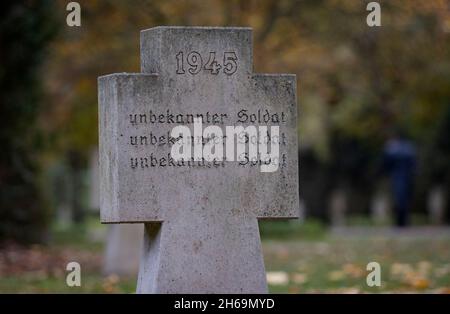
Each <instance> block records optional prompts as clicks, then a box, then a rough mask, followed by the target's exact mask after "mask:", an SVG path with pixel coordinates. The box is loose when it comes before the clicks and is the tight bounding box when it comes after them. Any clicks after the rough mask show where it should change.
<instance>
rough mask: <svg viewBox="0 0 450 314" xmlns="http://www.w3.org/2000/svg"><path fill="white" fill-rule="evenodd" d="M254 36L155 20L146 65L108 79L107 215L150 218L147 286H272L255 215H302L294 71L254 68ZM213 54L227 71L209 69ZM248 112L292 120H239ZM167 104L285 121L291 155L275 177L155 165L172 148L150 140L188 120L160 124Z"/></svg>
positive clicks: (102, 109) (103, 133) (102, 111)
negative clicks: (158, 23) (268, 282)
mask: <svg viewBox="0 0 450 314" xmlns="http://www.w3.org/2000/svg"><path fill="white" fill-rule="evenodd" d="M251 36H252V35H251V29H249V28H210V27H208V28H205V27H157V28H152V29H149V30H145V31H142V32H141V72H142V73H139V74H127V73H123V74H113V75H108V76H104V77H101V78H99V115H100V118H99V128H100V132H99V133H100V176H101V186H100V192H101V200H100V207H101V220H102V222H105V223H126V222H144V223H146V231H145V239H144V252H143V254H142V259H141V267H140V273H139V279H138V288H137V290H138V292H143V293H147V292H162V293H165V292H180V293H216V292H217V293H219V292H221V293H240V292H242V293H249V292H255V293H257V292H266V291H267V286H266V280H265V272H264V263H263V259H262V254H261V244H260V239H259V231H258V223H257V219H258V218H295V217H297V216H298V207H299V204H298V202H299V200H298V164H297V102H296V91H295V90H296V79H295V76H294V75H283V74H281V75H279V74H277V75H268V74H253V72H252V67H253V65H252V42H251ZM211 53H215V55H214V54H211ZM181 54H182V56H181ZM194 56H195V57H194ZM198 56H200V57H198ZM212 56H214V57H215V58H214V59H215V60H216V62H217V63H216V65H217V64H220V69H219V70H217V68H218V67H217V66H216V67H215V69H214V68H213V69H212V70H211V67H210V66H209V67H208V64H209V65H211V64H210V63H209V62H208V61H211V60H212ZM199 58H201V59H202V67H201V68H197V66H198V62H199ZM181 60H182V61H181ZM181 62H183V64H181ZM196 65H197V66H196ZM205 67H206V68H205ZM208 68H209V69H208ZM242 110H246V111H245V112H246V114H257V113H258V110H260V112H261V113H264V112H265V110H268V111H269V112H270V114H275V113H276V114H277V115H278V116H281V115H283V116H284V117H285V119H284V121H283V122H280V123H272V122H269V123H264V121H263V122H256V123H250V122H249V121H246V122H241V123H239V122H238V120H239V119H238V116H239V112H241V113H242ZM150 111H151V112H150ZM168 111H169V112H170V113H173V114H174V115H177V114H181V115H183V116H184V117H187V115H189V114H194V115H196V114H203V115H204V116H205V117H206V115H207V114H208V113H209V114H210V115H211V116H212V115H214V114H217V115H218V116H217V117H219V118H218V119H219V120H216V122H217V121H219V122H218V123H217V124H214V125H217V126H219V127H221V128H223V129H224V130H225V126H229V125H242V126H244V127H245V126H247V125H256V126H258V125H267V126H271V125H278V126H279V127H280V135H281V134H284V136H285V140H284V144H283V143H281V144H280V160H283V162H282V163H281V164H280V167H279V169H278V170H277V171H276V172H271V173H263V172H261V171H260V167H259V166H249V165H248V164H247V165H241V164H239V163H238V162H237V161H236V162H231V161H227V162H224V163H222V164H221V165H219V166H217V167H216V166H214V165H212V164H208V165H206V166H205V165H202V166H195V167H188V166H181V167H177V166H167V165H166V166H162V165H161V164H158V166H153V163H152V160H153V159H152V156H153V157H156V158H157V159H158V160H160V158H164V157H165V158H167V157H168V154H169V153H170V145H167V144H164V143H163V142H159V143H158V144H157V145H153V144H152V143H151V140H152V139H155V138H158V139H159V138H163V137H166V139H167V135H168V132H170V131H171V129H172V128H173V127H174V126H176V125H180V124H177V123H171V122H170V119H166V118H163V120H167V121H165V122H163V123H160V122H159V120H158V119H159V115H166V116H167V112H168ZM152 114H154V115H155V117H156V118H155V117H153V116H152ZM220 117H223V120H222V121H220ZM241 117H242V116H241ZM155 120H157V121H155ZM161 121H162V120H161ZM154 122H155V123H154ZM168 122H170V123H168ZM220 122H223V123H220ZM181 124H184V125H186V126H188V127H190V128H192V124H189V123H186V120H184V121H183V123H181ZM212 124H213V118H211V123H209V124H208V123H207V122H205V121H203V127H205V126H207V125H212ZM153 136H155V137H153ZM164 164H166V163H164Z"/></svg>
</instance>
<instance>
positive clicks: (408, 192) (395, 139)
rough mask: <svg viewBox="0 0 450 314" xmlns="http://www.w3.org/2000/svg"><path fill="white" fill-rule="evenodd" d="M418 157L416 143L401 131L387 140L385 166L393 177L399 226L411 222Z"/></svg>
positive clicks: (392, 184) (396, 219)
mask: <svg viewBox="0 0 450 314" xmlns="http://www.w3.org/2000/svg"><path fill="white" fill-rule="evenodd" d="M416 159H417V156H416V147H415V144H414V143H413V142H412V141H411V140H409V139H407V138H406V136H405V135H404V134H403V133H402V132H401V131H397V132H396V133H395V134H394V136H392V137H391V138H390V139H389V140H388V141H387V142H386V144H385V147H384V153H383V168H384V170H385V171H386V172H387V173H388V174H389V176H390V179H391V188H392V192H393V193H392V194H393V198H394V212H395V223H396V225H397V226H398V227H405V226H407V225H408V224H409V211H410V207H411V200H412V197H413V185H414V175H415V168H416Z"/></svg>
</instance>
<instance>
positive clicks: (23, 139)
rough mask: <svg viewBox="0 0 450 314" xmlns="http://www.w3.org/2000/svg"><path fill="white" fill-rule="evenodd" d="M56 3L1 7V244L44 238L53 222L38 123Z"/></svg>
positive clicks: (10, 2) (4, 5)
mask: <svg viewBox="0 0 450 314" xmlns="http://www.w3.org/2000/svg"><path fill="white" fill-rule="evenodd" d="M53 12H54V8H53V1H30V0H29V1H14V2H12V1H8V2H6V3H4V4H3V5H2V9H1V10H0V60H1V62H2V66H1V67H0V117H1V118H2V126H1V128H0V147H1V150H2V152H1V154H0V242H3V241H5V240H13V241H18V242H23V243H31V242H41V241H42V240H43V239H44V235H45V232H44V231H45V228H46V225H47V224H46V222H47V216H48V215H47V212H46V206H44V203H43V200H42V198H41V193H40V191H39V185H38V178H39V167H38V165H37V159H38V158H37V152H38V149H39V144H40V138H39V133H38V132H37V128H36V126H35V120H36V116H37V115H38V112H39V104H40V99H41V80H40V78H39V74H38V70H39V66H40V65H41V63H42V61H43V58H44V56H45V48H46V46H47V44H48V42H49V40H50V39H51V38H52V36H53V35H54V33H55V29H56V27H55V26H56V23H55V20H54V19H53V18H52V17H53Z"/></svg>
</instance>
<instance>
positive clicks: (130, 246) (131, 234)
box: [103, 224, 144, 278]
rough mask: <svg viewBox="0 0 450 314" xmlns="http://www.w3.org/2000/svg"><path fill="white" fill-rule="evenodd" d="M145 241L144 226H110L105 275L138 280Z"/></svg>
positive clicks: (104, 266) (104, 267)
mask: <svg viewBox="0 0 450 314" xmlns="http://www.w3.org/2000/svg"><path fill="white" fill-rule="evenodd" d="M143 240H144V224H114V225H109V226H108V234H107V237H106V250H105V255H104V262H103V263H104V265H103V273H104V274H105V275H111V274H116V275H121V276H134V277H136V278H137V274H138V271H139V261H140V258H141V253H142V243H143Z"/></svg>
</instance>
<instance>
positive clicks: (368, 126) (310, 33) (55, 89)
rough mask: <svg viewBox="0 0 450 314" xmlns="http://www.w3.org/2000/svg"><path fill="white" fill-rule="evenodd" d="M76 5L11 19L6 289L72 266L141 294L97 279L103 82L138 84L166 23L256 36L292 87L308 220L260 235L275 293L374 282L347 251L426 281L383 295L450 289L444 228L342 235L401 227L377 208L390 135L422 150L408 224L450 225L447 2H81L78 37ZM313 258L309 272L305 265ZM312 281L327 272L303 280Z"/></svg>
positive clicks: (3, 219)
mask: <svg viewBox="0 0 450 314" xmlns="http://www.w3.org/2000/svg"><path fill="white" fill-rule="evenodd" d="M68 2H69V1H63V0H60V1H49V0H47V1H46V0H43V1H32V0H20V1H14V2H9V3H7V4H4V5H3V8H2V10H0V15H1V16H0V60H1V63H2V65H1V68H0V106H1V107H0V117H2V126H1V128H0V143H1V148H2V154H1V155H0V242H1V243H2V249H0V291H55V290H56V291H60V290H61V289H62V290H64V289H65V290H67V289H69V288H67V287H66V286H65V284H64V280H61V279H60V277H61V276H62V273H63V272H64V266H61V263H62V261H64V260H65V259H67V258H69V255H70V254H75V256H82V257H81V258H82V259H83V258H85V260H86V261H87V262H86V263H87V264H91V265H92V267H91V268H90V270H91V271H92V278H91V277H89V278H91V279H90V280H91V283H90V284H87V287H86V286H84V288H83V289H81V291H106V292H115V291H117V292H120V291H132V290H133V289H134V279H133V280H130V281H126V280H125V281H120V279H118V278H116V277H111V276H109V277H105V278H103V277H101V275H98V274H99V273H100V272H101V271H100V269H101V266H100V265H101V262H100V260H101V258H102V257H101V256H102V252H103V242H104V238H105V237H106V236H105V235H104V234H105V233H106V231H105V230H106V228H105V227H104V226H99V222H98V220H99V219H98V201H97V199H96V198H97V197H98V195H97V193H98V191H97V190H96V185H97V184H98V181H97V179H98V178H97V174H96V149H97V144H98V133H97V122H98V121H97V77H98V76H100V75H104V74H108V73H114V72H124V71H125V72H139V68H140V67H139V31H140V30H142V29H146V28H150V27H153V26H158V25H187V26H190V25H202V26H209V25H211V26H251V27H252V28H253V32H254V38H253V45H254V69H255V72H262V73H281V72H282V73H295V74H296V75H297V81H298V87H297V90H298V100H299V112H300V115H299V138H300V145H299V147H300V150H299V160H300V196H301V199H302V212H301V215H302V217H303V218H304V221H306V222H305V223H304V224H299V223H293V222H276V223H275V222H264V223H261V233H262V237H263V240H264V249H265V253H266V256H265V258H266V264H267V267H268V270H269V271H272V270H273V271H274V272H275V274H272V277H273V278H275V279H274V280H275V282H279V283H280V282H281V284H279V285H278V286H277V285H275V286H271V287H272V289H273V291H284V292H301V291H320V290H321V289H325V288H326V287H328V288H329V289H338V287H339V286H342V285H343V283H342V281H343V280H344V281H345V280H346V279H345V278H350V279H349V280H350V282H349V283H346V284H345V285H346V286H349V287H351V286H352V285H353V284H354V283H355V282H356V281H358V282H363V281H364V280H361V279H360V278H362V277H363V276H362V272H364V271H365V268H364V265H362V264H358V265H356V264H351V263H357V262H356V260H357V259H355V260H353V261H350V260H348V259H347V258H346V256H345V254H347V253H345V252H346V250H349V251H351V252H353V253H352V254H356V255H358V254H360V253H361V254H362V255H361V259H360V262H361V261H365V260H367V262H369V260H368V259H370V258H372V257H373V256H376V257H378V258H379V259H380V260H382V261H385V262H386V264H387V265H388V266H389V267H391V268H392V267H394V271H393V272H394V273H396V271H395V269H396V268H395V267H397V268H400V269H402V267H403V270H404V272H405V274H409V275H405V276H409V277H408V278H410V279H411V278H413V279H414V280H416V281H418V282H419V283H418V284H417V282H415V281H414V280H413V279H411V280H409V279H408V280H409V281H408V280H406V279H405V280H406V283H405V282H403V281H402V280H399V281H398V285H397V284H393V285H388V286H387V287H384V288H383V289H385V290H390V289H396V288H398V287H404V288H405V289H416V288H417V287H418V288H417V289H419V290H420V289H422V288H424V289H428V288H429V289H431V288H433V289H438V288H439V287H442V286H444V287H449V286H450V283H449V281H450V280H449V278H448V277H449V273H450V272H449V271H447V270H446V269H447V268H449V266H448V263H449V257H450V256H449V249H450V240H449V236H448V232H447V229H448V228H446V227H441V228H434V229H420V230H419V229H416V230H419V231H417V232H414V231H412V232H411V233H407V234H406V235H405V234H401V235H398V234H397V233H393V234H389V233H388V234H387V235H384V237H381V238H379V237H377V236H376V235H375V237H371V236H369V237H367V238H365V237H364V236H363V237H360V235H359V233H357V232H356V234H355V231H354V230H353V231H352V230H350V231H348V232H347V231H343V232H344V236H343V235H342V234H341V233H340V232H341V231H340V230H341V229H339V228H343V227H347V229H346V230H348V229H351V227H354V226H363V229H362V230H363V232H365V230H368V229H369V227H373V226H378V228H379V230H385V229H383V228H384V227H385V226H388V225H390V223H391V218H390V216H389V213H390V212H389V210H387V209H386V210H385V211H386V212H387V216H386V215H384V216H383V215H382V217H381V218H380V217H378V218H380V219H378V220H377V219H376V218H377V217H376V215H374V207H376V205H374V203H376V200H377V199H378V200H381V201H383V200H385V199H389V195H390V192H389V184H388V183H387V182H386V178H385V177H384V176H383V175H382V174H381V173H380V163H381V157H382V156H381V155H382V151H383V146H384V143H385V141H386V139H387V138H388V136H389V135H390V133H391V132H392V131H393V130H395V129H402V130H403V131H404V132H405V133H406V134H407V136H408V137H409V138H410V139H411V140H413V141H414V142H415V143H416V145H417V150H418V167H417V169H418V170H417V174H416V177H415V190H414V200H413V206H412V210H413V219H412V224H413V226H414V227H416V228H420V227H422V226H424V225H429V224H430V223H434V224H448V221H449V219H450V217H449V216H450V214H449V209H448V205H446V204H448V203H449V201H448V195H449V194H450V193H448V192H449V190H450V188H449V187H450V141H449V136H448V135H449V134H450V40H449V36H450V4H449V1H447V0H429V1H420V0H389V1H378V2H379V3H380V4H381V8H382V27H368V26H367V24H366V16H367V14H368V12H367V11H366V5H367V3H368V2H369V1H359V0H264V1H256V0H246V1H243V0H242V1H241V0H210V1H201V0H189V1H188V0H176V1H175V0H164V1H163V0H154V1H144V0H139V1H119V0H90V1H79V3H80V5H81V9H82V16H81V21H82V25H81V27H68V26H67V25H66V22H65V20H66V15H67V13H68V12H67V11H66V5H67V3H68ZM336 191H341V192H342V191H344V195H345V197H344V199H345V201H344V202H343V204H344V206H343V207H344V208H343V210H342V211H343V213H338V214H339V215H340V216H343V217H344V218H339V217H338V218H336V217H335V216H336V214H334V213H333V212H332V211H333V209H331V207H333V206H332V205H330V203H331V204H332V203H333V195H336ZM432 191H440V194H439V195H441V196H440V199H441V201H440V211H441V213H440V214H439V215H440V219H437V220H436V219H434V218H433V217H432V210H430V206H431V207H433V206H432V205H430V203H433V202H432V201H430V197H431V196H430V195H431V194H432ZM339 195H341V194H339ZM379 195H382V197H381V198H380V197H379ZM433 195H435V194H433ZM384 196H386V197H384ZM383 197H384V198H383ZM442 199H443V200H442ZM341 201H342V197H341ZM337 202H338V203H339V201H337ZM341 203H342V202H341ZM438 203H439V201H438ZM438 205H439V204H438ZM337 207H339V206H337ZM340 207H342V206H340ZM384 207H386V208H388V207H389V206H388V205H386V204H385V205H384ZM434 207H436V206H434ZM438 207H439V206H438ZM330 225H331V226H334V227H332V228H329V226H330ZM380 228H381V229H380ZM358 230H359V229H358ZM423 230H425V231H423ZM430 230H431V231H430ZM432 230H434V231H432ZM97 234H101V235H102V236H96V235H97ZM92 235H93V236H92ZM342 237H343V238H342ZM386 237H387V238H389V237H394V238H397V237H400V239H399V240H398V241H394V242H389V241H386ZM99 238H100V239H103V240H98V239H99ZM427 241H428V242H427ZM285 242H286V243H287V244H283V243H285ZM324 243H325V244H324ZM380 243H381V244H380ZM22 245H26V246H22ZM29 245H34V246H29ZM36 245H37V246H36ZM342 245H346V246H345V248H342V247H341V246H342ZM321 247H322V248H323V247H327V248H328V251H327V250H326V249H323V251H324V252H325V251H326V252H328V253H327V254H329V255H333V254H335V255H336V256H338V257H337V258H336V259H334V260H333V261H331V260H329V261H328V263H319V262H318V260H320V259H323V258H325V259H326V257H322V255H321V253H320V254H315V253H311V252H315V250H318V251H319V252H322V251H320V250H321V249H320V248H321ZM367 247H374V250H375V251H374V252H370V250H367ZM430 248H433V249H436V251H433V252H434V253H433V254H431V251H430ZM66 250H67V251H66ZM283 250H284V251H283ZM303 250H305V252H310V253H304V254H302V251H303ZM339 250H340V251H339ZM280 252H281V253H280ZM286 252H288V253H286ZM405 252H409V253H405ZM69 253H70V254H69ZM403 253H405V254H403ZM11 254H12V256H13V257H11ZM14 254H16V255H14ZM20 254H25V255H26V256H28V257H29V255H31V257H29V259H31V261H34V260H39V258H41V259H43V260H44V262H42V263H43V264H42V265H48V266H46V267H47V268H46V269H45V270H44V274H41V275H39V274H38V275H37V277H33V276H34V275H35V272H36V269H38V270H39V269H40V268H39V267H38V266H36V267H35V268H33V267H31V270H30V269H28V268H27V267H26V266H23V267H22V268H23V269H19V270H17V272H15V271H14V270H11V267H13V266H17V263H15V262H14V261H15V259H14V258H17V256H22V255H20ZM33 254H34V255H33ZM80 254H81V255H80ZM83 254H85V255H86V256H85V255H83ZM280 254H281V255H280ZM283 254H284V255H283ZM308 254H309V256H310V257H309V258H306V257H305V256H306V255H308ZM339 254H340V255H339ZM83 256H84V257H83ZM280 256H281V257H280ZM285 256H287V257H285ZM311 256H312V257H311ZM313 257H315V259H314V258H313ZM402 258H404V259H405V261H404V263H400V264H401V265H400V266H398V265H397V266H395V264H396V263H397V264H398V263H399V262H398V261H396V259H402ZM29 259H26V258H25V260H27V261H28V260H29ZM304 259H305V260H306V261H307V262H306V263H309V264H305V265H306V266H305V265H303V266H301V265H300V266H301V267H304V268H301V267H300V266H299V265H297V264H295V263H297V262H298V261H302V260H304ZM367 262H366V263H367ZM54 263H56V264H55V265H56V266H55V265H54ZM349 263H350V265H353V266H345V265H348V264H349ZM420 263H422V264H420ZM426 263H429V264H430V265H431V266H430V265H429V268H431V269H432V271H430V272H428V273H427V275H426V276H425V275H423V272H422V273H420V272H419V270H417V269H416V268H415V267H416V266H417V267H419V268H420V267H422V268H423V267H425V268H426V267H428V266H423V265H428V264H426ZM33 265H34V264H33ZM37 265H39V263H38V264H37ZM308 265H310V266H311V267H313V266H314V265H316V266H317V267H322V268H323V269H325V270H324V271H319V270H312V269H309V270H308V267H309V266H308ZM402 265H403V266H402ZM405 265H409V266H405ZM420 265H422V266H420ZM299 267H300V268H299ZM314 267H315V266H314ZM342 267H343V268H345V267H347V270H345V269H342ZM352 267H354V269H353V275H352V270H351V269H352ZM355 267H356V268H357V269H359V270H355V269H356V268H355ZM361 267H362V268H361ZM408 267H409V268H408ZM446 267H447V268H446ZM55 269H56V270H55ZM58 269H60V270H59V271H58ZM299 269H300V270H299ZM405 269H406V270H405ZM278 270H279V271H278ZM391 270H392V269H391ZM438 270H440V272H439V271H438ZM30 271H31V273H32V274H34V275H32V276H31V279H30V278H28V277H27V274H29V272H30ZM277 271H278V273H277ZM315 271H317V273H318V274H319V273H320V274H321V275H317V276H315V275H309V278H307V279H305V278H304V277H302V275H301V274H303V276H306V275H305V274H307V273H308V272H311V273H314V272H315ZM333 271H335V272H336V273H335V274H334V277H333V276H331V277H332V278H334V279H336V278H338V279H336V280H334V281H333V280H331V281H329V280H328V279H329V278H328V277H327V275H326V274H328V273H330V272H333ZM433 271H434V273H433ZM55 272H56V273H55ZM280 272H281V273H280ZM397 272H400V273H401V271H397ZM283 273H285V274H287V276H288V280H287V281H286V276H285V275H283ZM297 273H299V274H300V275H298V274H297ZM356 273H357V274H359V275H355V274H356ZM7 274H9V275H11V274H12V275H11V276H6V275H7ZM96 274H97V275H96ZM411 274H412V275H411ZM432 274H434V275H432ZM436 274H441V275H442V276H440V277H439V276H438V275H436ZM435 275H436V276H435ZM39 276H42V278H47V279H46V280H42V278H41V277H39ZM96 276H97V277H96ZM277 276H278V277H277ZM352 276H353V277H352ZM393 276H394V275H393ZM411 276H412V277H411ZM433 276H435V277H433ZM394 277H395V276H394ZM394 277H393V278H394ZM441 277H443V278H444V279H439V278H441ZM36 278H37V279H36ZM39 278H41V279H39ZM49 278H50V279H49ZM52 278H53V279H52ZM99 278H100V279H99ZM102 278H103V279H102ZM277 278H278V279H277ZM295 278H296V279H295ZM302 278H303V279H302ZM327 278H328V279H327ZM339 278H341V279H339ZM352 278H353V279H354V280H353V279H352ZM402 278H403V277H402ZM405 278H406V277H405ZM422 279H423V281H421V280H422ZM52 280H54V281H55V283H53V282H52ZM88 280H89V279H88ZM277 280H278V281H277ZM327 280H328V281H329V282H328V281H327ZM352 280H353V281H352ZM393 280H394V279H393ZM425 280H426V281H425ZM292 282H294V284H292ZM394 282H395V280H394ZM411 282H413V283H412V284H411ZM305 285H306V286H305ZM345 285H344V286H345ZM402 285H403V286H402ZM105 287H106V288H105ZM111 287H112V288H111ZM349 289H350V288H349ZM355 289H356V291H359V289H362V288H360V287H359V288H358V287H356V288H355ZM383 289H381V290H383ZM443 289H444V290H445V288H443ZM65 290H64V291H65ZM350 291H352V290H351V289H350Z"/></svg>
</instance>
